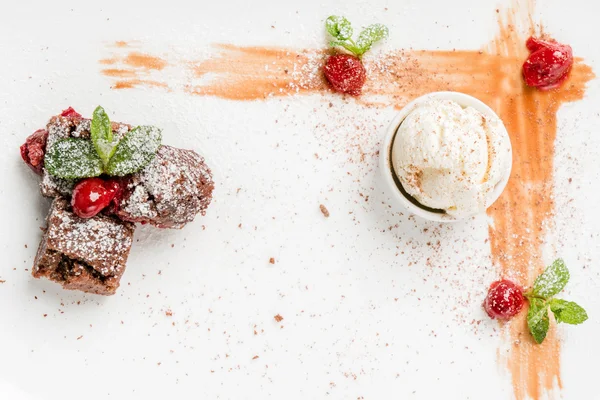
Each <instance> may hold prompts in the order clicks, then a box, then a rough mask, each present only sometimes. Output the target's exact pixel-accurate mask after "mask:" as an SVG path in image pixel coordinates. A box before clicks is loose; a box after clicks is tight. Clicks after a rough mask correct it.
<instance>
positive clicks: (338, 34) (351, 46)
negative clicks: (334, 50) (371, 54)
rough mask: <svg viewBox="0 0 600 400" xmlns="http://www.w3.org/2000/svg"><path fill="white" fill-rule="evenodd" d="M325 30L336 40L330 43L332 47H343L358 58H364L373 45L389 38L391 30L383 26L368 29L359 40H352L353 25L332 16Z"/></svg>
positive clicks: (343, 19) (359, 36)
mask: <svg viewBox="0 0 600 400" xmlns="http://www.w3.org/2000/svg"><path fill="white" fill-rule="evenodd" d="M325 29H327V32H329V34H330V35H331V36H332V37H333V38H334V40H333V41H331V42H330V45H331V46H332V47H343V48H345V49H346V50H348V51H349V52H350V53H352V54H354V55H355V56H357V57H362V55H363V54H365V53H366V52H367V51H369V50H370V49H371V47H373V45H374V44H375V43H377V42H379V41H380V40H383V39H386V38H387V37H388V36H389V30H388V28H387V27H386V26H384V25H381V24H373V25H369V26H368V27H366V28H365V29H364V30H363V31H362V32H361V33H360V34H359V35H358V39H357V40H356V41H354V40H353V39H352V34H353V32H354V31H353V29H352V24H351V23H350V21H348V20H347V19H346V18H345V17H340V16H336V15H332V16H330V17H329V18H327V20H326V21H325Z"/></svg>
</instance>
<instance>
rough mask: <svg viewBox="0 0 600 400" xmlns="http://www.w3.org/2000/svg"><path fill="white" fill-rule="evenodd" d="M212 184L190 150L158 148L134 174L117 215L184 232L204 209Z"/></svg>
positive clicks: (205, 169)
mask: <svg viewBox="0 0 600 400" xmlns="http://www.w3.org/2000/svg"><path fill="white" fill-rule="evenodd" d="M213 189H214V183H213V180H212V175H211V171H210V169H209V168H208V166H207V165H206V163H205V162H204V158H203V157H202V156H200V155H198V153H196V152H194V151H192V150H182V149H177V148H174V147H171V146H161V147H160V149H159V150H158V153H157V154H156V157H155V158H154V160H152V162H151V163H150V164H149V165H148V166H147V167H146V168H144V169H143V170H142V171H140V172H138V173H137V174H134V175H133V176H132V177H131V179H130V181H129V183H128V184H127V187H126V188H125V193H124V196H123V198H122V200H121V202H120V207H119V210H118V211H117V215H118V216H119V217H120V218H121V219H124V220H126V221H131V222H141V223H150V224H152V225H155V226H157V227H159V228H176V229H179V228H183V226H184V225H185V224H187V223H188V222H191V221H193V220H194V217H195V216H196V215H197V214H199V213H201V214H202V215H204V214H205V212H206V208H207V207H208V205H209V204H210V201H211V199H212V191H213Z"/></svg>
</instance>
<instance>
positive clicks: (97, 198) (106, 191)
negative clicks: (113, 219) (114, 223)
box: [71, 178, 121, 218]
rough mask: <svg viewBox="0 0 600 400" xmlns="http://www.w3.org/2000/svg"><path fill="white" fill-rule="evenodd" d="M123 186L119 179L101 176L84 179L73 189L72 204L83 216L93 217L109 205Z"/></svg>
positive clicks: (79, 214) (76, 212)
mask: <svg viewBox="0 0 600 400" xmlns="http://www.w3.org/2000/svg"><path fill="white" fill-rule="evenodd" d="M120 191H121V188H120V185H119V183H118V182H117V181H113V180H104V179H100V178H88V179H83V180H82V181H80V182H79V183H78V184H77V185H75V188H74V189H73V195H72V196H73V197H72V198H71V205H72V206H73V212H75V214H77V215H78V216H79V217H81V218H91V217H93V216H95V215H97V214H98V213H100V211H102V210H104V209H105V208H106V207H108V206H109V205H110V204H111V202H112V201H113V200H114V199H115V197H116V196H117V194H118V193H120Z"/></svg>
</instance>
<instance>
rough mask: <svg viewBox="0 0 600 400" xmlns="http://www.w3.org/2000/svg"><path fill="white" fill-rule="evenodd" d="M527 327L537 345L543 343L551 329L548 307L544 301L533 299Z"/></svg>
mask: <svg viewBox="0 0 600 400" xmlns="http://www.w3.org/2000/svg"><path fill="white" fill-rule="evenodd" d="M527 326H528V327H529V332H531V335H532V336H533V339H534V340H535V341H536V343H538V344H539V343H542V342H543V341H544V339H545V338H546V334H547V333H548V329H549V328H550V318H548V305H547V304H546V302H545V301H544V300H542V299H538V298H532V299H531V300H530V303H529V311H528V312H527Z"/></svg>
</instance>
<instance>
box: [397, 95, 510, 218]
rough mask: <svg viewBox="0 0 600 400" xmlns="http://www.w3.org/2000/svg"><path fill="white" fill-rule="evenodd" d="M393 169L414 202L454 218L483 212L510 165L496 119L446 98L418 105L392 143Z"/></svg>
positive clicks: (507, 142)
mask: <svg viewBox="0 0 600 400" xmlns="http://www.w3.org/2000/svg"><path fill="white" fill-rule="evenodd" d="M391 161H392V165H393V173H394V174H395V175H396V176H397V177H398V180H399V181H400V183H401V185H402V188H403V189H404V190H405V191H406V193H407V194H408V195H410V196H411V197H412V198H413V199H414V200H415V201H416V203H418V204H419V205H420V206H424V207H426V208H429V209H433V210H437V211H439V212H440V213H446V214H448V215H449V216H452V217H454V218H456V219H461V218H466V217H469V216H472V215H475V214H477V213H480V212H483V211H484V210H485V209H486V208H487V207H489V206H490V204H491V203H492V202H493V200H495V198H494V193H495V192H494V189H495V188H496V186H497V185H498V184H499V183H500V182H502V180H503V179H505V178H506V174H507V171H509V170H510V167H511V161H512V160H511V146H510V139H509V138H508V135H507V133H506V130H505V128H504V126H503V124H502V121H501V120H500V118H498V117H496V116H495V115H493V116H492V115H483V114H482V113H481V112H479V111H478V110H476V109H475V108H473V107H462V106H461V105H460V104H459V103H457V102H455V101H451V100H442V99H431V100H426V101H424V102H423V103H420V104H418V105H417V106H416V107H415V108H414V109H413V110H412V111H411V112H410V113H409V114H408V115H407V116H406V118H405V119H404V120H403V121H402V123H401V124H400V126H399V127H398V129H397V131H396V135H395V137H394V141H393V145H392V154H391Z"/></svg>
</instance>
